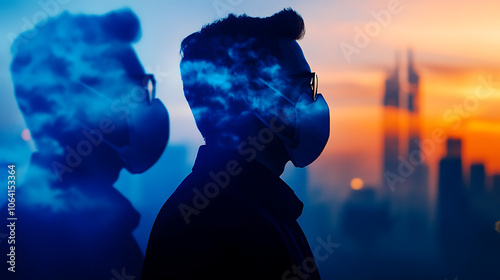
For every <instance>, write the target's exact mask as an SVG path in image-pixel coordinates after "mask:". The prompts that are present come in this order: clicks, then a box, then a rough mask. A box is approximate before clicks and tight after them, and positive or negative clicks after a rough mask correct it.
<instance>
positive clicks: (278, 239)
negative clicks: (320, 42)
mask: <svg viewBox="0 0 500 280" xmlns="http://www.w3.org/2000/svg"><path fill="white" fill-rule="evenodd" d="M303 35H304V22H303V19H302V18H301V17H300V16H299V15H298V14H297V13H296V12H295V11H293V10H283V11H281V12H279V13H277V14H275V15H273V16H271V17H268V18H251V17H248V16H246V15H243V16H239V17H236V16H234V15H230V16H229V17H228V18H226V19H223V20H219V21H216V22H214V23H212V24H210V25H208V26H206V27H204V28H203V29H202V30H201V31H200V32H196V33H194V34H191V35H190V36H188V37H187V38H185V39H184V41H183V42H182V45H181V51H182V55H183V57H182V61H181V65H180V68H181V75H182V80H183V84H184V93H185V96H186V99H187V101H188V103H189V105H190V107H191V110H192V112H193V115H194V118H195V120H196V124H197V126H198V129H199V130H200V132H201V134H202V135H203V137H204V139H205V142H206V145H203V146H201V147H200V149H199V151H198V155H197V159H196V162H195V164H194V167H193V172H192V173H191V174H190V175H189V176H188V177H187V178H186V179H185V180H184V182H183V183H182V184H181V185H180V186H179V187H178V188H177V190H176V191H175V192H174V193H173V194H172V196H171V197H170V198H169V199H168V200H167V202H166V203H165V205H164V206H163V208H162V209H161V211H160V213H159V214H158V217H157V219H156V221H155V224H154V226H153V230H152V232H151V235H150V239H149V243H148V247H147V251H146V258H145V262H144V267H143V274H142V278H143V279H293V277H300V278H301V279H306V278H307V279H319V278H320V276H319V273H318V270H317V266H316V262H315V259H314V256H313V254H312V252H311V249H310V247H309V244H308V242H307V240H306V238H305V236H304V234H303V232H302V230H301V228H300V226H299V225H298V223H297V221H296V220H297V218H298V217H299V216H300V215H301V212H302V207H303V204H302V202H301V201H300V200H299V199H298V198H297V196H296V195H295V194H294V193H293V191H292V190H291V189H290V187H289V186H288V185H286V184H285V183H284V182H283V181H282V180H281V179H280V177H279V176H280V175H281V174H282V172H283V170H284V167H285V164H286V163H287V162H288V161H292V163H293V164H294V165H295V166H297V167H304V166H307V165H309V164H310V163H312V162H313V161H314V160H315V159H316V158H317V157H318V156H319V155H320V154H321V152H322V150H323V148H324V147H325V145H326V142H327V140H328V136H329V109H328V105H327V104H326V102H325V100H324V98H323V97H322V95H320V94H317V76H316V75H315V74H314V73H311V69H310V67H309V65H308V63H307V61H306V60H305V57H304V55H303V53H302V50H301V48H300V46H299V45H298V44H297V42H296V40H298V39H300V38H302V36H303ZM334 245H335V246H337V244H334Z"/></svg>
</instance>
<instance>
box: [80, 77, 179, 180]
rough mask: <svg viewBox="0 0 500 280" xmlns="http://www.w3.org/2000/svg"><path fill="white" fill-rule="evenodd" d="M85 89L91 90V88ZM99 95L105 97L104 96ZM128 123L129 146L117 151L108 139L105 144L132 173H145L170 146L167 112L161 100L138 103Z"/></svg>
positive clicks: (129, 115)
mask: <svg viewBox="0 0 500 280" xmlns="http://www.w3.org/2000/svg"><path fill="white" fill-rule="evenodd" d="M85 87H87V88H89V86H88V85H85ZM89 89H90V90H91V91H93V92H94V91H95V89H92V88H89ZM99 95H101V96H102V94H101V93H99ZM105 98H106V99H108V98H107V97H105ZM126 121H127V126H128V130H129V133H128V135H129V142H128V143H129V144H128V145H127V146H124V147H118V146H116V145H115V144H113V143H111V142H110V141H108V140H106V137H104V139H103V142H104V143H106V144H107V145H108V146H110V147H111V148H113V149H114V150H115V151H116V152H117V153H118V155H119V156H120V158H121V159H122V161H123V163H124V164H125V169H127V170H128V171H129V172H130V173H132V174H137V173H142V172H144V171H146V170H148V169H149V168H150V167H151V166H153V164H155V163H156V161H157V160H158V159H159V158H160V156H161V154H162V153H163V150H164V149H165V147H166V145H167V141H168V137H169V118H168V112H167V109H166V108H165V106H164V105H163V103H162V102H161V101H160V100H158V99H153V100H152V101H151V104H144V103H138V104H137V106H136V107H135V108H130V110H129V112H128V114H127V116H126Z"/></svg>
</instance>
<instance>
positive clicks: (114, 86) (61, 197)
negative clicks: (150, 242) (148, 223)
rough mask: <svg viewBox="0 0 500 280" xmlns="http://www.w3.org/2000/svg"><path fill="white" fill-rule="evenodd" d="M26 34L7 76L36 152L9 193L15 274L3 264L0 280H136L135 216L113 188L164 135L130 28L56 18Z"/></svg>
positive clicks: (152, 153) (143, 162) (116, 22)
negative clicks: (14, 219)
mask: <svg viewBox="0 0 500 280" xmlns="http://www.w3.org/2000/svg"><path fill="white" fill-rule="evenodd" d="M29 32H30V33H29V35H30V36H29V37H28V33H26V34H21V35H20V36H19V37H18V39H17V41H16V42H15V43H14V44H15V46H17V47H16V48H17V50H14V51H13V61H12V64H11V71H12V77H13V81H14V86H15V93H16V98H17V101H18V104H19V108H20V109H21V112H22V113H23V115H24V118H25V121H26V124H27V126H28V128H29V129H30V131H31V135H32V138H33V140H34V142H35V144H36V148H37V152H35V153H34V154H33V155H32V158H31V162H30V166H29V169H28V171H27V178H25V181H24V183H23V184H22V185H21V186H19V188H18V189H17V190H18V193H17V196H16V199H17V205H16V207H15V208H16V209H15V211H16V212H15V214H16V217H17V218H18V220H17V226H16V243H15V246H16V247H15V263H14V264H13V265H14V268H13V269H12V270H15V273H14V272H12V271H8V270H7V269H8V267H9V268H10V267H11V266H12V265H11V264H10V263H7V262H5V261H2V273H6V274H7V277H6V278H3V277H0V278H1V279H16V278H15V277H16V276H17V279H23V280H28V279H51V280H54V279H61V280H69V279H72V280H74V279H82V280H90V279H92V280H96V279H103V280H110V279H132V278H131V277H134V279H139V276H140V273H141V267H142V262H143V255H142V253H141V251H140V249H139V246H138V245H137V242H136V241H135V239H134V237H133V236H132V232H133V230H134V229H135V227H136V226H137V225H138V223H139V213H138V212H137V211H136V210H135V209H134V208H133V207H132V205H131V204H130V202H129V201H128V200H127V199H126V198H125V197H124V196H123V195H122V194H120V192H118V191H117V190H116V189H115V188H114V187H113V184H114V182H115V181H116V180H117V179H118V175H119V173H120V171H121V170H122V169H123V168H125V169H127V170H128V171H129V172H131V173H140V172H143V171H145V170H147V169H148V168H149V167H151V166H152V165H153V164H154V163H155V162H156V160H157V159H158V158H159V157H160V155H161V154H162V152H163V150H164V148H165V145H166V143H167V139H168V133H169V132H168V115H167V111H166V109H165V107H164V105H163V104H162V103H161V102H160V101H159V100H158V99H156V98H155V96H154V90H155V82H154V78H153V77H152V75H147V74H145V72H144V69H143V67H142V65H141V63H140V62H139V60H138V58H137V56H136V54H135V52H134V50H133V49H132V47H131V43H132V42H134V41H136V40H137V39H138V37H139V34H140V25H139V21H138V19H137V17H136V16H135V14H134V13H133V12H132V11H130V10H122V11H115V12H111V13H108V14H105V15H102V16H88V15H72V14H69V13H63V14H61V15H59V16H58V17H56V18H52V19H49V20H48V21H47V22H46V23H45V25H44V26H37V28H36V30H35V31H33V30H31V31H29ZM33 34H35V35H34V36H33ZM26 38H29V39H26ZM18 180H21V178H19V179H18ZM18 182H19V181H18ZM6 213H7V209H5V208H4V209H2V215H5V214H6ZM0 245H6V242H4V243H2V244H0ZM8 246H11V245H8ZM1 251H2V254H4V252H10V251H11V249H10V248H9V251H7V249H2V250H1ZM2 260H4V258H2Z"/></svg>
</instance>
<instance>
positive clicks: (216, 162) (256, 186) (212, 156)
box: [193, 145, 304, 220]
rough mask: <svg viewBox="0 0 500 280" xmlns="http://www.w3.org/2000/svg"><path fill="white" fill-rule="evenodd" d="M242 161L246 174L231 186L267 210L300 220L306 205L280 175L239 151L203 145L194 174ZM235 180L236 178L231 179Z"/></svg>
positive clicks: (240, 163)
mask: <svg viewBox="0 0 500 280" xmlns="http://www.w3.org/2000/svg"><path fill="white" fill-rule="evenodd" d="M231 160H235V161H236V162H238V164H239V167H241V168H242V172H241V173H240V174H238V175H237V176H234V180H232V182H235V183H233V184H231V185H230V186H233V187H239V188H241V189H242V190H244V191H246V192H248V193H249V194H250V195H252V196H253V197H254V198H255V199H256V200H257V201H259V202H260V203H261V204H262V205H263V206H264V207H265V208H266V209H267V210H269V211H270V212H272V213H275V214H278V215H284V216H287V217H289V218H292V219H294V220H296V219H297V218H298V217H299V216H300V215H301V214H302V209H303V207H304V204H303V203H302V201H300V200H299V198H297V196H296V195H295V193H294V192H293V190H292V189H291V188H290V187H289V186H288V185H287V184H286V183H285V182H284V181H283V180H281V178H280V177H279V176H277V175H276V174H274V173H273V172H272V171H271V170H269V169H268V168H266V167H265V166H263V165H262V164H260V163H259V162H257V161H256V160H253V161H248V160H247V159H246V158H244V157H243V156H242V155H240V154H239V153H238V152H237V151H234V150H227V149H223V148H219V147H212V146H207V145H203V146H201V147H200V148H199V150H198V155H197V157H196V161H195V164H194V166H193V171H198V170H200V171H202V170H210V171H214V172H216V171H219V170H223V169H224V168H226V165H227V163H228V162H229V161H231ZM231 179H233V178H231Z"/></svg>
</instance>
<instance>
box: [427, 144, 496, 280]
mask: <svg viewBox="0 0 500 280" xmlns="http://www.w3.org/2000/svg"><path fill="white" fill-rule="evenodd" d="M474 169H476V167H474ZM479 169H483V171H480V172H479V173H483V172H484V167H482V168H479ZM474 173H476V171H474ZM471 176H473V177H477V176H476V175H474V174H471ZM475 180H477V179H476V178H471V181H475ZM479 180H481V179H479ZM438 181H439V183H438V188H439V189H438V205H437V222H438V225H437V231H438V232H437V234H438V240H439V242H440V245H441V246H440V247H441V252H442V255H443V261H444V262H443V264H444V268H443V271H444V273H445V274H446V275H447V277H452V275H456V276H458V278H459V279H491V280H494V279H499V276H500V273H499V271H498V264H499V263H500V256H499V255H498V250H499V249H500V235H499V234H498V233H497V232H496V231H495V223H494V220H489V218H488V217H485V216H484V215H481V213H479V212H478V211H477V210H476V209H474V208H473V207H472V203H471V197H470V196H467V193H466V191H465V186H464V179H463V175H462V141H461V139H456V138H452V139H448V141H447V154H446V156H445V157H444V158H443V159H441V161H440V163H439V180H438ZM471 183H473V182H471ZM473 184H474V183H473ZM473 191H476V189H474V190H473Z"/></svg>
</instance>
